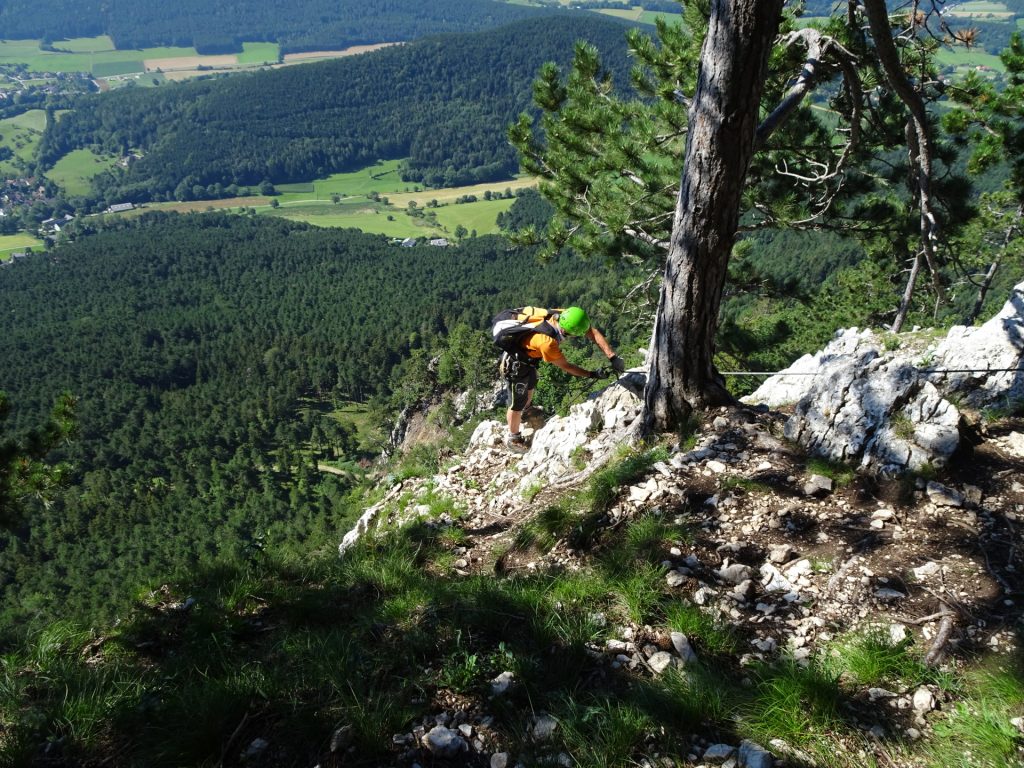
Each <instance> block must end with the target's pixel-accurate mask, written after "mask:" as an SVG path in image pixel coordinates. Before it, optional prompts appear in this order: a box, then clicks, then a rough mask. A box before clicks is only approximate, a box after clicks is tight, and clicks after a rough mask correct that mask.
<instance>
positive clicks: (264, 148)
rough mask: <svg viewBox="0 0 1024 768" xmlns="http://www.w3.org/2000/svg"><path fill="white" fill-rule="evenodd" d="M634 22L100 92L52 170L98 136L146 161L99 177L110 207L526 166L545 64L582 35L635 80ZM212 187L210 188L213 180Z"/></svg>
mask: <svg viewBox="0 0 1024 768" xmlns="http://www.w3.org/2000/svg"><path fill="white" fill-rule="evenodd" d="M623 34H624V27H623V26H622V25H621V24H618V23H616V22H614V21H605V20H603V19H600V18H598V17H594V18H590V17H586V18H580V17H579V16H576V17H572V18H570V17H568V16H559V17H550V18H544V19H536V20H530V21H525V22H521V23H518V24H514V25H511V26H508V27H504V28H502V29H499V30H495V31H492V32H486V33H478V34H473V35H450V36H442V37H438V38H433V39H429V40H423V41H420V42H417V43H413V44H410V45H407V46H401V47H396V48H390V49H387V50H382V51H378V52H376V53H373V54H367V55H364V56H358V57H354V58H349V59H342V60H338V61H332V62H326V63H322V64H311V65H306V66H302V67H289V68H286V69H282V70H277V71H268V72H260V73H258V74H254V75H251V76H250V75H239V76H235V77H231V78H226V79H223V80H214V81H206V82H197V83H188V84H178V85H172V86H166V87H162V88H158V89H150V90H142V89H126V90H121V91H116V92H113V93H109V94H100V95H95V96H90V97H87V98H84V99H81V100H79V101H77V102H76V103H75V104H73V105H72V106H73V109H74V111H73V112H72V113H70V114H68V115H65V116H64V117H63V118H62V119H61V120H59V121H52V122H51V123H50V125H49V128H48V130H47V133H46V136H45V138H44V140H43V144H42V146H41V148H40V152H41V160H42V162H43V163H44V165H46V166H49V165H52V164H53V163H54V162H55V161H56V160H57V159H58V158H60V157H61V156H63V155H64V154H66V153H67V152H69V151H71V150H72V149H76V148H79V147H86V146H90V145H96V146H100V147H102V148H103V149H104V150H106V151H112V152H118V153H124V152H126V151H127V150H129V149H132V148H138V149H141V150H142V152H143V154H144V156H143V158H142V159H141V160H139V161H138V162H136V163H134V164H133V165H132V166H131V167H130V168H129V169H128V170H127V171H124V172H123V173H122V172H115V173H113V174H108V175H103V176H100V177H98V178H97V182H96V184H97V185H98V187H99V189H100V195H101V197H103V198H105V199H106V200H107V201H108V202H114V201H136V202H137V201H142V200H153V199H165V198H168V199H169V198H177V199H193V198H195V197H200V198H201V197H207V196H209V197H214V196H216V190H214V189H213V187H214V186H215V185H218V184H219V185H221V186H222V187H227V186H229V185H231V184H239V185H247V184H258V183H260V182H261V181H262V180H264V179H269V180H270V181H272V182H275V183H277V182H291V181H301V180H309V179H312V178H315V177H320V176H323V175H325V174H330V173H333V172H337V171H344V170H348V169H351V168H354V167H357V166H361V165H365V164H368V163H370V162H373V161H374V160H378V159H395V158H404V157H408V158H410V160H409V167H408V169H407V171H406V173H405V175H406V177H407V178H408V179H409V180H411V181H417V182H423V183H425V184H430V185H457V184H465V183H474V182H479V181H491V180H494V179H501V178H508V177H509V176H510V175H511V174H514V173H515V172H517V170H518V167H519V163H518V158H517V156H516V153H515V150H514V149H513V148H512V147H511V146H509V144H508V140H507V138H506V131H507V128H508V125H509V124H510V123H511V122H512V121H513V120H514V119H515V118H516V116H517V115H518V114H519V113H520V112H522V111H523V110H524V109H527V108H528V107H529V105H530V93H531V83H532V82H533V79H534V77H535V76H536V73H537V70H538V69H539V67H540V66H541V64H542V63H543V62H545V61H557V62H561V63H562V64H567V63H568V62H569V61H570V59H571V57H572V52H573V46H574V44H575V43H576V41H577V40H580V39H582V40H587V41H589V42H591V43H592V44H594V45H595V46H596V47H597V48H598V49H600V50H601V51H603V52H605V56H606V62H607V66H608V68H609V69H610V70H611V71H612V72H614V73H615V74H616V77H617V78H618V79H619V80H620V81H623V80H624V78H625V77H626V74H625V73H626V72H627V71H628V63H627V58H626V50H625V45H624V41H623ZM207 187H210V188H211V189H209V190H208V189H207Z"/></svg>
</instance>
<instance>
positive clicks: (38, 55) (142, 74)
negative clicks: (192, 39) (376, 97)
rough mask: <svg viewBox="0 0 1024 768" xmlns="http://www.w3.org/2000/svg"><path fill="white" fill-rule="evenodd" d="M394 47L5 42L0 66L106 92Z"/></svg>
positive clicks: (95, 40) (1, 45) (93, 39)
mask: <svg viewBox="0 0 1024 768" xmlns="http://www.w3.org/2000/svg"><path fill="white" fill-rule="evenodd" d="M386 45H390V43H384V44H380V45H360V46H353V47H351V48H346V49H344V50H339V51H313V52H310V53H303V54H294V55H288V56H285V57H283V59H284V60H283V62H282V56H281V49H280V46H279V45H278V44H277V43H242V52H241V53H237V54H222V55H215V56H204V55H201V54H199V53H197V52H196V50H195V48H175V47H164V48H143V49H138V50H120V51H119V50H116V49H115V48H114V43H113V41H112V40H111V39H110V38H109V37H107V36H102V37H89V38H79V39H75V40H60V41H58V42H56V43H54V44H53V48H54V50H43V49H42V48H41V47H40V42H39V41H38V40H0V65H2V64H9V65H14V64H24V65H25V66H26V67H27V68H28V69H29V71H31V72H86V73H88V74H91V75H92V76H93V77H95V78H97V79H98V80H99V81H100V85H101V87H102V88H104V89H105V90H106V89H111V88H118V87H123V86H124V85H126V84H128V83H135V84H136V85H140V86H144V87H152V86H154V85H160V84H162V83H164V82H167V81H171V80H187V79H189V78H193V77H199V76H202V75H211V74H221V73H230V72H243V71H246V70H251V69H257V68H261V67H267V66H269V67H279V66H286V65H291V64H301V63H305V62H309V61H323V60H324V59H335V58H340V57H343V56H354V55H356V54H360V53H365V52H367V51H372V50H376V49H378V48H382V47H385V46H386Z"/></svg>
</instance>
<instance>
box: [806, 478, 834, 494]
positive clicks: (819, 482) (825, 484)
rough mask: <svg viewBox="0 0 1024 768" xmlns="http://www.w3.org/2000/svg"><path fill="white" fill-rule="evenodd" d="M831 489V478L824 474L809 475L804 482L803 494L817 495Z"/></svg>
mask: <svg viewBox="0 0 1024 768" xmlns="http://www.w3.org/2000/svg"><path fill="white" fill-rule="evenodd" d="M831 491H832V478H831V477H825V476H824V475H811V477H810V479H809V480H808V481H807V482H806V483H804V495H806V496H818V495H822V494H826V493H830V492H831Z"/></svg>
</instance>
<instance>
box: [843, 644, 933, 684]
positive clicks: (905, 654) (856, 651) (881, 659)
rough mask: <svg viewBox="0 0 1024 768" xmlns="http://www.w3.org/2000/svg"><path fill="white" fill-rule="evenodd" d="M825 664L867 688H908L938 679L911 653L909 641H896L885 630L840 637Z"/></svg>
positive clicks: (921, 660) (920, 659)
mask: <svg viewBox="0 0 1024 768" xmlns="http://www.w3.org/2000/svg"><path fill="white" fill-rule="evenodd" d="M825 664H826V665H827V667H828V668H829V669H830V670H832V671H833V672H834V673H835V674H837V675H840V674H841V675H844V676H845V677H846V678H847V679H849V680H852V681H854V682H856V683H857V684H859V685H863V686H867V687H878V686H880V687H886V686H893V687H898V688H901V689H906V688H910V687H912V686H917V685H920V684H922V683H926V682H933V681H934V680H935V679H936V676H935V672H934V670H931V669H929V668H928V667H926V666H925V664H924V661H923V659H922V658H920V657H919V656H918V655H917V654H915V653H913V652H911V649H910V645H909V642H902V643H894V642H893V641H892V640H891V639H890V637H889V635H888V633H887V632H884V631H882V630H877V631H869V632H864V633H861V634H856V635H853V636H849V637H845V638H842V639H840V640H838V641H837V642H835V643H834V644H833V646H832V648H831V651H830V652H829V653H827V654H826V656H825Z"/></svg>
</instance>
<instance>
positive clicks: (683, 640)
mask: <svg viewBox="0 0 1024 768" xmlns="http://www.w3.org/2000/svg"><path fill="white" fill-rule="evenodd" d="M670 637H671V639H672V647H673V648H675V650H676V653H678V654H679V658H681V659H682V660H683V663H684V664H690V663H691V662H694V661H696V660H697V654H696V653H694V651H693V646H691V645H690V640H689V638H688V637H687V636H686V635H684V634H683V633H682V632H673V633H672V634H671V635H670Z"/></svg>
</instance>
